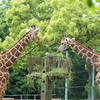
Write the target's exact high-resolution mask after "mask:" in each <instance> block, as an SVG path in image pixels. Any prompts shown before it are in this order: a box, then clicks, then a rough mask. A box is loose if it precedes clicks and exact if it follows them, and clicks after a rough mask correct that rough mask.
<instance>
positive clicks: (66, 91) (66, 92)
mask: <svg viewBox="0 0 100 100" xmlns="http://www.w3.org/2000/svg"><path fill="white" fill-rule="evenodd" d="M66 57H68V51H66ZM67 87H68V79H67V78H66V79H65V100H68V88H67Z"/></svg>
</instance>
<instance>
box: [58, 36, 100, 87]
mask: <svg viewBox="0 0 100 100" xmlns="http://www.w3.org/2000/svg"><path fill="white" fill-rule="evenodd" d="M68 47H71V48H72V49H73V50H74V51H75V52H76V53H77V54H78V55H79V56H80V57H81V58H82V59H84V60H85V61H86V62H87V63H89V64H90V65H91V66H93V67H95V68H96V71H97V75H96V82H97V84H98V86H99V88H100V54H99V53H96V52H93V51H92V50H90V49H88V48H86V47H85V46H83V45H82V44H80V43H79V42H77V41H75V40H74V39H73V38H72V39H70V38H68V37H66V36H65V35H62V39H61V45H60V46H59V48H58V50H57V52H58V53H59V52H62V51H63V50H66V49H67V48H68Z"/></svg>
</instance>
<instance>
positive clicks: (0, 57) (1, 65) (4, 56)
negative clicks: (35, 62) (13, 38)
mask: <svg viewBox="0 0 100 100" xmlns="http://www.w3.org/2000/svg"><path fill="white" fill-rule="evenodd" d="M38 31H39V28H36V27H35V26H34V27H33V28H32V29H30V30H29V31H28V32H27V33H26V34H25V35H24V36H23V37H22V38H21V39H19V40H18V42H17V43H16V44H15V45H14V46H13V47H11V48H10V49H9V50H7V51H4V52H3V53H1V54H0V100H3V96H4V93H5V91H6V87H7V82H8V80H9V73H8V69H9V67H10V66H11V65H12V63H13V62H14V61H15V60H16V59H17V58H18V56H19V55H20V54H21V52H22V51H23V49H24V48H25V46H26V45H27V43H28V42H29V40H30V39H32V40H34V41H35V42H36V43H39V41H40V40H39V38H38V36H37V35H38Z"/></svg>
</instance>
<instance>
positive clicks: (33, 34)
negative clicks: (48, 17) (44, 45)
mask: <svg viewBox="0 0 100 100" xmlns="http://www.w3.org/2000/svg"><path fill="white" fill-rule="evenodd" d="M39 30H40V28H36V26H35V25H32V26H31V30H30V31H29V32H30V33H31V39H32V40H33V41H35V42H36V43H39V42H40V39H39V38H38V36H37V35H38V31H39Z"/></svg>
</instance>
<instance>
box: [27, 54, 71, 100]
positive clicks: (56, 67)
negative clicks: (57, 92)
mask: <svg viewBox="0 0 100 100" xmlns="http://www.w3.org/2000/svg"><path fill="white" fill-rule="evenodd" d="M70 66H71V63H70V59H69V58H68V57H67V58H66V57H62V56H52V57H30V58H29V74H28V76H27V77H28V78H30V77H31V78H34V77H35V78H41V100H51V97H52V90H51V88H52V85H51V84H52V81H53V80H55V79H65V78H68V77H69V75H70Z"/></svg>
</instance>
